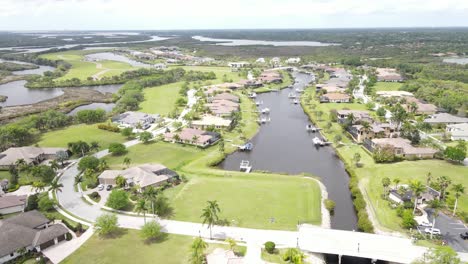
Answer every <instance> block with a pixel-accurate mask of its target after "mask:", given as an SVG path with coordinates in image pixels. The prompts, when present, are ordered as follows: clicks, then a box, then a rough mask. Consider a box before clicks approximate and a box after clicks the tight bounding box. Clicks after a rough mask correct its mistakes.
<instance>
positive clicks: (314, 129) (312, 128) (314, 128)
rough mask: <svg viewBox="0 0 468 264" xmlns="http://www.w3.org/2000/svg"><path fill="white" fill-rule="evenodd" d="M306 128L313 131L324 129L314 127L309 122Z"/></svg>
mask: <svg viewBox="0 0 468 264" xmlns="http://www.w3.org/2000/svg"><path fill="white" fill-rule="evenodd" d="M306 130H307V132H313V133H315V132H319V131H320V130H322V129H321V128H318V127H314V126H313V125H310V124H309V125H307V126H306Z"/></svg>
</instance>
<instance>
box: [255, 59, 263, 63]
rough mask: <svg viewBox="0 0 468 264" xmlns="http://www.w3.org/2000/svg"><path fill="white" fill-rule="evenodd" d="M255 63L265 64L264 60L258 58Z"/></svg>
mask: <svg viewBox="0 0 468 264" xmlns="http://www.w3.org/2000/svg"><path fill="white" fill-rule="evenodd" d="M255 62H256V63H265V58H258V59H257V60H256V61H255Z"/></svg>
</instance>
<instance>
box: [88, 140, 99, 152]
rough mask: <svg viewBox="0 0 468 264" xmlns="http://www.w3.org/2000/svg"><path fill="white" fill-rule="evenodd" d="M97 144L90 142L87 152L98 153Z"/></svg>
mask: <svg viewBox="0 0 468 264" xmlns="http://www.w3.org/2000/svg"><path fill="white" fill-rule="evenodd" d="M99 147H100V146H99V143H98V142H97V141H91V143H90V146H89V150H91V151H98V150H99Z"/></svg>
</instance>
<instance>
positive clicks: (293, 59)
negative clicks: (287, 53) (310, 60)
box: [286, 57, 301, 64]
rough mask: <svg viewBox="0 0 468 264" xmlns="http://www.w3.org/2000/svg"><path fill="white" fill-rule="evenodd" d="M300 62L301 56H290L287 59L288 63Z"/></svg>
mask: <svg viewBox="0 0 468 264" xmlns="http://www.w3.org/2000/svg"><path fill="white" fill-rule="evenodd" d="M299 62H301V58H299V57H297V58H288V59H287V60H286V63H287V64H298V63H299Z"/></svg>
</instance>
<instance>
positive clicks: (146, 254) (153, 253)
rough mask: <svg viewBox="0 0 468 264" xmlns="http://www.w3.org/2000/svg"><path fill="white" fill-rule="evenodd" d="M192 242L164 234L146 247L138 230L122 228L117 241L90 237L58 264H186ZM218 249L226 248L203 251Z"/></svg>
mask: <svg viewBox="0 0 468 264" xmlns="http://www.w3.org/2000/svg"><path fill="white" fill-rule="evenodd" d="M192 242H193V238H192V237H190V236H181V235H167V237H166V239H164V240H163V241H161V242H157V243H152V244H148V243H145V241H144V240H143V239H142V238H141V237H140V234H139V231H138V230H130V229H125V230H124V234H123V235H122V236H120V237H117V238H101V237H99V236H98V235H96V234H95V235H93V236H92V237H91V238H90V239H89V240H88V241H86V243H85V244H83V245H82V246H81V247H80V248H79V249H78V250H77V251H75V252H74V253H73V254H72V255H70V256H69V257H68V258H66V259H65V260H64V261H63V262H61V263H64V264H66V263H83V261H85V260H86V261H85V262H87V263H96V264H105V263H109V264H113V263H164V264H185V263H188V262H189V259H190V246H191V244H192ZM218 247H221V248H225V247H226V246H225V245H219V244H210V246H209V248H208V249H207V250H206V252H207V253H209V252H212V251H213V250H214V249H215V248H218ZM161 261H162V262H161Z"/></svg>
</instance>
